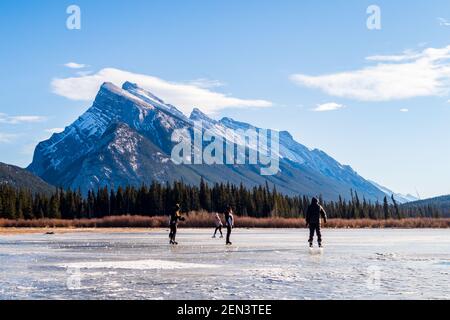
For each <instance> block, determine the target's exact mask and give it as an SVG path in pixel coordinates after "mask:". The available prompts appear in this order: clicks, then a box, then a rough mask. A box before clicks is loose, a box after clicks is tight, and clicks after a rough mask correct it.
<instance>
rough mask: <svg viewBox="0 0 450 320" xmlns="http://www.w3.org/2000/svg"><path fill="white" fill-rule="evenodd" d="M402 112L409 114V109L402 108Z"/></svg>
mask: <svg viewBox="0 0 450 320" xmlns="http://www.w3.org/2000/svg"><path fill="white" fill-rule="evenodd" d="M400 112H409V109H407V108H402V109H400Z"/></svg>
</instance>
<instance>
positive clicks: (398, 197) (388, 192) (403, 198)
mask: <svg viewBox="0 0 450 320" xmlns="http://www.w3.org/2000/svg"><path fill="white" fill-rule="evenodd" d="M369 181H370V180H369ZM370 182H371V183H372V184H373V185H374V186H375V187H377V188H378V189H380V190H381V191H383V192H384V193H385V194H386V195H387V196H388V197H391V196H392V195H394V199H395V200H396V201H398V202H399V203H408V202H413V201H417V200H419V198H417V197H415V196H413V195H411V194H407V195H404V194H400V193H395V192H394V191H392V190H389V189H388V188H386V187H383V186H381V185H379V184H378V183H376V182H374V181H370Z"/></svg>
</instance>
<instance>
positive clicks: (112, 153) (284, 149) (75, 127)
mask: <svg viewBox="0 0 450 320" xmlns="http://www.w3.org/2000/svg"><path fill="white" fill-rule="evenodd" d="M197 120H201V121H202V124H203V127H204V129H209V130H211V131H212V132H214V133H216V134H218V135H219V136H220V135H222V136H223V137H226V131H227V129H234V130H236V129H243V130H245V129H249V128H256V127H255V126H253V125H251V124H249V123H245V122H239V121H236V120H233V119H231V118H227V117H224V118H222V119H221V120H214V119H211V118H210V117H209V116H208V115H206V114H204V113H203V112H202V111H201V110H200V109H198V108H195V109H194V110H193V112H192V113H191V115H190V117H189V118H188V117H187V116H185V115H184V114H183V113H181V112H180V111H179V110H178V109H177V108H176V107H174V106H172V105H170V104H166V103H165V102H164V101H163V100H162V99H160V98H158V97H156V96H155V95H153V94H152V93H151V92H148V91H146V90H145V89H142V88H140V87H139V86H138V85H137V84H134V83H131V82H125V83H124V84H123V85H122V87H121V88H120V87H117V86H115V85H114V84H112V83H104V84H103V85H102V86H101V87H100V90H99V92H98V94H97V97H96V98H95V100H94V102H93V104H92V106H91V107H90V108H89V109H88V110H87V111H86V112H85V113H84V114H83V115H81V116H80V117H79V118H78V119H77V120H76V121H75V122H74V123H73V124H71V125H70V126H68V127H66V129H65V130H64V131H63V132H62V133H58V134H54V135H53V136H52V137H51V138H50V139H48V140H46V141H43V142H41V143H39V144H38V146H37V147H36V150H35V154H34V157H33V162H32V163H31V164H30V166H29V167H28V170H30V171H31V172H33V173H35V174H36V175H38V176H40V177H41V178H42V179H43V180H45V181H47V182H50V183H52V184H55V185H62V186H64V187H66V188H68V187H70V188H72V189H76V188H81V189H82V191H83V192H87V190H88V189H96V188H98V187H101V186H105V185H107V186H110V187H117V186H118V185H119V184H133V185H138V184H142V183H149V182H151V181H153V180H156V181H159V182H165V181H168V182H172V181H175V180H183V181H185V182H186V183H190V184H197V183H199V181H200V179H201V178H204V179H205V181H207V182H210V183H216V182H230V183H233V184H240V183H243V184H244V185H246V186H257V185H262V184H265V183H266V182H267V183H269V184H270V185H275V186H276V187H277V189H278V190H280V192H283V193H286V194H304V195H308V196H313V195H322V196H323V197H324V198H326V199H330V200H336V199H338V197H339V195H342V196H343V197H344V198H349V197H350V194H351V190H353V191H356V192H358V193H359V194H360V195H361V197H362V196H364V197H366V199H368V200H371V201H380V202H381V201H382V199H383V197H384V196H385V195H386V193H384V192H383V191H382V190H380V189H379V188H378V187H376V186H375V185H374V184H373V183H371V182H370V181H368V180H365V179H364V178H363V177H361V176H359V174H358V173H357V172H355V171H354V170H353V169H352V168H351V167H350V166H346V165H342V164H340V163H339V162H337V161H336V160H334V159H333V158H332V157H330V156H329V155H328V154H326V153H325V152H324V151H321V150H318V149H309V148H307V147H306V146H304V145H302V144H300V143H298V142H297V141H295V140H294V138H293V137H292V135H291V134H290V133H289V132H287V131H281V132H280V151H279V152H280V170H281V172H280V173H278V174H277V175H275V176H266V177H262V176H261V175H259V174H258V172H259V169H260V167H261V166H259V165H240V166H238V165H213V166H208V165H191V166H190V165H178V166H177V165H175V164H174V163H172V162H171V161H170V154H171V150H172V147H173V145H174V142H173V141H172V140H171V135H172V133H173V132H174V130H177V129H186V128H187V129H188V130H190V131H192V130H193V126H194V122H195V121H197ZM257 129H260V128H257ZM117 130H120V135H117ZM121 137H126V138H122V139H121Z"/></svg>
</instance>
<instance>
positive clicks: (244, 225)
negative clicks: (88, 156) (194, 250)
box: [0, 213, 450, 235]
mask: <svg viewBox="0 0 450 320" xmlns="http://www.w3.org/2000/svg"><path fill="white" fill-rule="evenodd" d="M187 217H188V219H187V221H186V222H183V223H180V224H179V227H180V228H181V229H206V230H208V229H214V227H215V222H214V218H213V216H212V215H211V214H206V213H195V214H190V215H189V216H187ZM235 228H236V229H269V228H270V229H305V228H306V224H305V221H304V219H302V218H250V217H236V222H235ZM322 228H323V229H450V218H440V219H438V218H409V219H402V220H394V219H390V220H370V219H357V220H345V219H330V220H329V221H328V223H327V224H322ZM158 230H168V219H167V217H144V216H114V217H105V218H101V219H77V220H61V219H41V220H5V219H0V235H12V234H32V233H34V234H36V233H44V234H45V233H79V232H97V233H112V232H116V233H120V232H122V233H126V232H134V233H145V232H149V231H158Z"/></svg>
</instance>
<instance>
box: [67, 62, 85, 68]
mask: <svg viewBox="0 0 450 320" xmlns="http://www.w3.org/2000/svg"><path fill="white" fill-rule="evenodd" d="M64 66H65V67H67V68H70V69H83V68H86V67H87V65H85V64H81V63H76V62H68V63H66V64H65V65H64Z"/></svg>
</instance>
